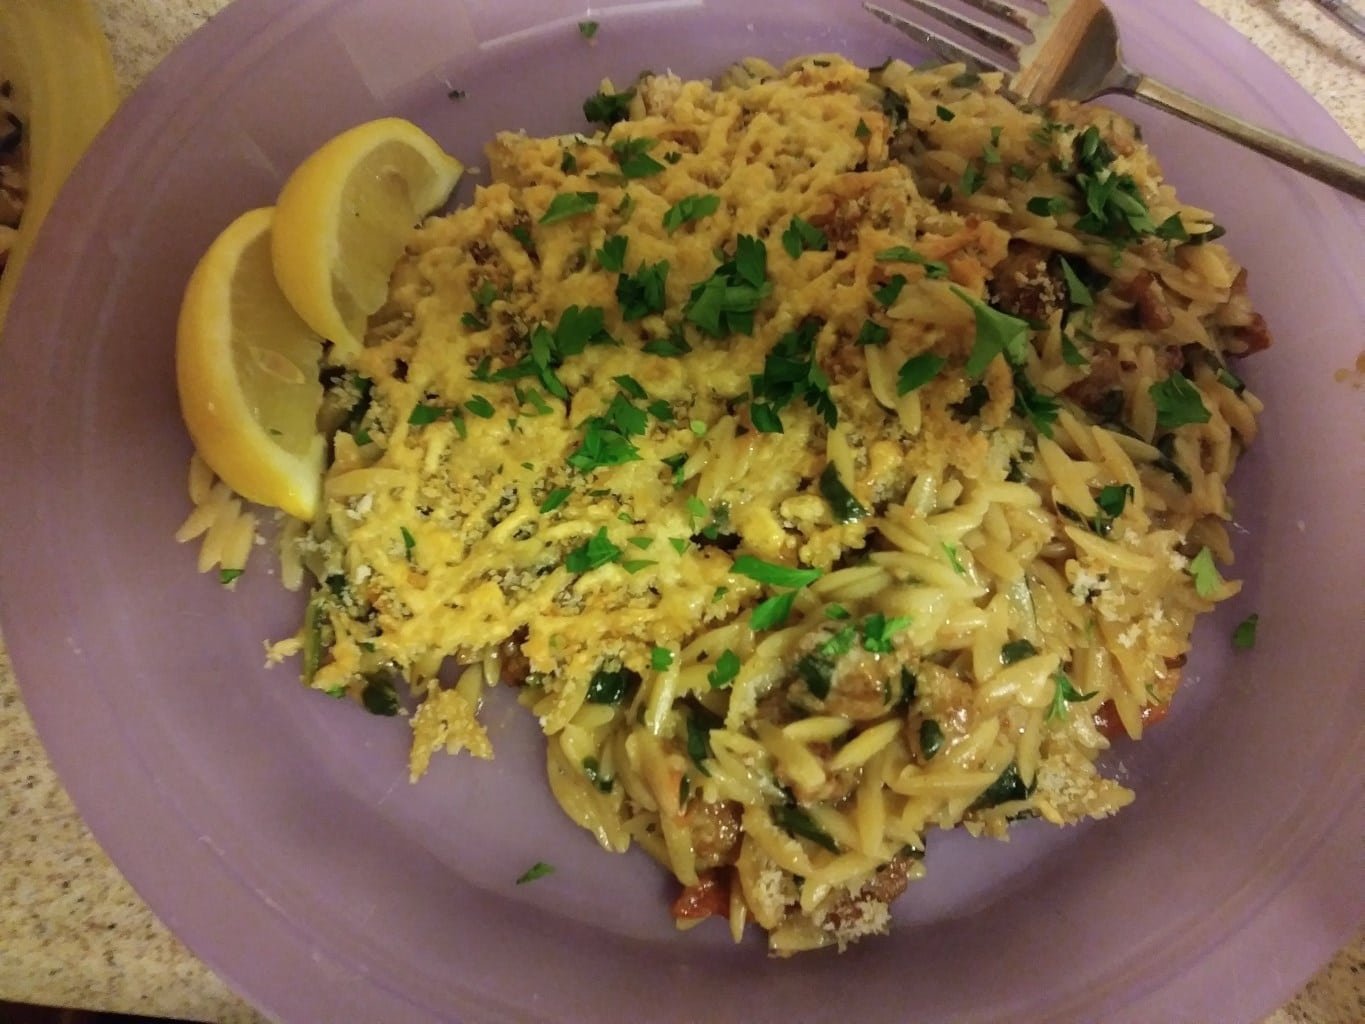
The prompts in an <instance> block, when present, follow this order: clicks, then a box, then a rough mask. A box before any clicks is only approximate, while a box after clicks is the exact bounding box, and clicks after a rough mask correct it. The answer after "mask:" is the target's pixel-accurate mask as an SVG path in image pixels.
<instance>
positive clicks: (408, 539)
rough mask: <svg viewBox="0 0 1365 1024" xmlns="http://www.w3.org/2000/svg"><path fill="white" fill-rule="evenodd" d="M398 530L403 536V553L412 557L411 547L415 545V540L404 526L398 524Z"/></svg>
mask: <svg viewBox="0 0 1365 1024" xmlns="http://www.w3.org/2000/svg"><path fill="white" fill-rule="evenodd" d="M398 532H399V533H400V534H401V535H402V537H403V553H404V554H405V555H407V556H408V557H409V558H411V557H412V549H413V548H415V547H416V546H417V540H416V538H414V537H413V535H412V532H411V531H410V530H409V529H408V528H407V527H406V526H400V527H399V528H398Z"/></svg>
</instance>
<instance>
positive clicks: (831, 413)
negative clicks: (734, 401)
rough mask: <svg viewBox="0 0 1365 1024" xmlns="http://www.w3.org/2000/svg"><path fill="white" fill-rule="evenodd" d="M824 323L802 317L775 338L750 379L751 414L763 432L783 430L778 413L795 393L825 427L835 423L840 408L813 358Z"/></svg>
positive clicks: (826, 379) (777, 432)
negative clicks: (816, 342) (771, 346)
mask: <svg viewBox="0 0 1365 1024" xmlns="http://www.w3.org/2000/svg"><path fill="white" fill-rule="evenodd" d="M824 325H825V323H824V321H823V320H820V319H819V318H817V317H807V318H806V319H804V320H802V321H801V323H800V325H799V326H798V327H797V328H796V329H795V330H793V331H788V332H787V333H786V334H784V335H782V337H781V338H779V339H778V341H777V344H776V345H774V346H773V348H772V350H771V351H770V352H769V353H768V356H767V358H766V359H765V360H764V363H763V372H762V373H761V374H757V375H755V376H753V377H751V378H750V387H751V391H752V395H753V404H752V405H751V407H750V417H751V419H752V420H753V424H754V427H755V428H757V429H758V430H760V431H762V432H763V433H769V434H780V433H781V432H782V420H781V417H780V415H779V414H780V413H781V411H782V410H783V409H784V408H785V407H786V406H787V405H788V404H789V403H790V402H791V400H792V399H793V398H796V397H798V396H799V397H800V398H802V399H803V400H804V401H805V403H806V404H807V405H809V406H810V407H811V408H812V409H814V410H815V411H816V412H817V413H819V414H820V416H821V418H822V419H824V421H825V424H826V426H829V427H835V426H838V424H839V409H838V407H837V406H836V405H835V404H834V399H833V398H832V397H831V396H830V393H829V378H828V377H827V376H825V373H824V371H823V370H821V369H820V366H819V363H818V362H817V361H816V358H815V341H816V338H817V337H818V336H819V334H820V330H821V328H823V327H824Z"/></svg>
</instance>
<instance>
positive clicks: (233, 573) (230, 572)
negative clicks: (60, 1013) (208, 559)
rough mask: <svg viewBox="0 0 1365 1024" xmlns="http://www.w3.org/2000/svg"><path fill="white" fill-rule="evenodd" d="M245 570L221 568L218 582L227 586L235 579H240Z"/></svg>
mask: <svg viewBox="0 0 1365 1024" xmlns="http://www.w3.org/2000/svg"><path fill="white" fill-rule="evenodd" d="M243 571H244V570H242V569H219V570H218V582H219V583H221V584H223V586H227V585H228V584H229V583H231V582H233V581H234V580H237V579H240V578H241V575H242V572H243Z"/></svg>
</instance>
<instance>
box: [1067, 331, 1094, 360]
mask: <svg viewBox="0 0 1365 1024" xmlns="http://www.w3.org/2000/svg"><path fill="white" fill-rule="evenodd" d="M1062 362H1064V363H1066V365H1067V366H1089V365H1090V360H1089V359H1087V358H1086V357H1085V353H1083V352H1082V351H1081V350H1080V349H1078V348H1077V347H1076V343H1075V342H1074V341H1072V340H1071V338H1070V337H1069V336H1068V335H1065V334H1063V335H1062Z"/></svg>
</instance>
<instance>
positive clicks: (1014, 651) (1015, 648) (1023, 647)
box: [1000, 640, 1038, 665]
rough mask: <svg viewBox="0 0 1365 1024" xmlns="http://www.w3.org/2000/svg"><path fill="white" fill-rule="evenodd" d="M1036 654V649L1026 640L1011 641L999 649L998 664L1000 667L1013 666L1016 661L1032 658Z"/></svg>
mask: <svg viewBox="0 0 1365 1024" xmlns="http://www.w3.org/2000/svg"><path fill="white" fill-rule="evenodd" d="M1037 653H1038V648H1036V647H1034V646H1033V644H1031V643H1029V642H1028V641H1027V640H1011V641H1010V642H1009V643H1007V644H1005V646H1004V647H1002V648H1000V663H1001V664H1002V665H1013V664H1014V663H1015V662H1016V661H1023V660H1024V659H1025V658H1032V657H1033V656H1034V655H1036V654H1037Z"/></svg>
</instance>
